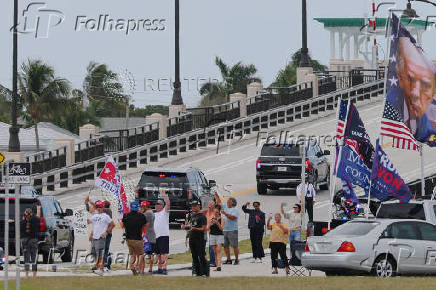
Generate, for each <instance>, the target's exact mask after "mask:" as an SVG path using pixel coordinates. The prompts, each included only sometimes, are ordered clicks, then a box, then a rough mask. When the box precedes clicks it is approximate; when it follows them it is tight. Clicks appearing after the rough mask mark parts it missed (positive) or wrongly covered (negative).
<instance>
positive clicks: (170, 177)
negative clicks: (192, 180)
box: [139, 172, 188, 188]
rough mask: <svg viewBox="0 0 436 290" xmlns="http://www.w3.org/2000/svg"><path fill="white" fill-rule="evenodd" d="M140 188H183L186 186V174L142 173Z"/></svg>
mask: <svg viewBox="0 0 436 290" xmlns="http://www.w3.org/2000/svg"><path fill="white" fill-rule="evenodd" d="M139 184H140V186H142V187H156V186H159V187H160V186H162V187H170V188H171V187H173V188H174V187H176V188H184V187H186V186H187V185H188V178H187V177H186V173H174V172H144V173H143V174H142V177H141V181H140V182H139Z"/></svg>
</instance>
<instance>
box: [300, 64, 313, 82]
mask: <svg viewBox="0 0 436 290" xmlns="http://www.w3.org/2000/svg"><path fill="white" fill-rule="evenodd" d="M308 74H313V68H312V67H299V68H297V84H300V83H304V82H306V81H308V79H307V75H308Z"/></svg>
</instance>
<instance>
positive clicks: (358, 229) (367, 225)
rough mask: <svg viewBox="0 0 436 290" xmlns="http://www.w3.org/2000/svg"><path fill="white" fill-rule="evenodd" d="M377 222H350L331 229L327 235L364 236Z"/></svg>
mask: <svg viewBox="0 0 436 290" xmlns="http://www.w3.org/2000/svg"><path fill="white" fill-rule="evenodd" d="M378 224H379V223H377V222H366V221H362V222H348V223H345V224H343V225H340V226H339V227H337V228H336V229H334V230H332V231H330V232H329V233H327V234H326V235H325V236H330V237H332V236H364V235H366V234H368V233H369V232H370V231H371V230H373V229H374V228H375V227H376V226H377V225H378Z"/></svg>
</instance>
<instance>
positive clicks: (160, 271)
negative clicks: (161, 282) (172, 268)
mask: <svg viewBox="0 0 436 290" xmlns="http://www.w3.org/2000/svg"><path fill="white" fill-rule="evenodd" d="M153 274H158V275H161V274H162V269H159V270H156V271H153Z"/></svg>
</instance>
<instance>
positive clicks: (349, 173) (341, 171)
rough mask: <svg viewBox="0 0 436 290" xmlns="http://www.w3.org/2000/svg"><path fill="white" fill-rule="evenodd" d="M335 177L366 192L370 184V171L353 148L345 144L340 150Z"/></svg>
mask: <svg viewBox="0 0 436 290" xmlns="http://www.w3.org/2000/svg"><path fill="white" fill-rule="evenodd" d="M337 176H338V177H339V178H341V179H342V180H344V181H347V182H350V183H351V184H354V185H357V186H360V187H362V188H364V189H365V191H367V190H368V188H369V183H370V182H369V181H370V176H371V170H369V168H368V167H367V166H366V165H365V163H364V162H363V160H362V159H361V158H360V156H359V154H358V153H357V152H356V151H355V150H354V149H353V147H351V146H350V145H348V144H345V145H344V146H343V148H342V154H341V156H340V160H339V166H338V171H337Z"/></svg>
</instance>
